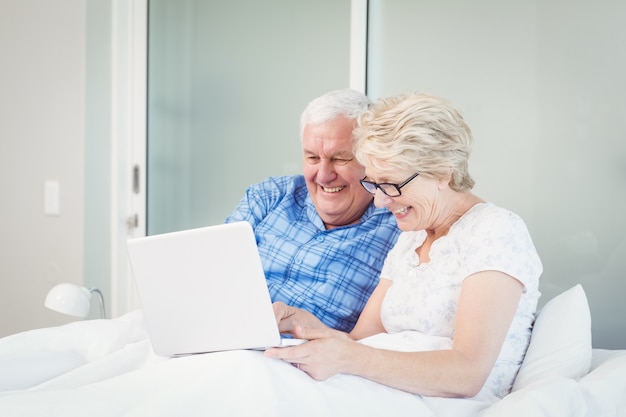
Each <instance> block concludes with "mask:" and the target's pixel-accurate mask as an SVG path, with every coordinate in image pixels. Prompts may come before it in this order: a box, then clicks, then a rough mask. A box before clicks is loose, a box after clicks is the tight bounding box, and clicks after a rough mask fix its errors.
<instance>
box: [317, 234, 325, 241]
mask: <svg viewBox="0 0 626 417" xmlns="http://www.w3.org/2000/svg"><path fill="white" fill-rule="evenodd" d="M315 240H317V241H318V242H323V241H324V236H322V235H320V236H318V237H316V238H315Z"/></svg>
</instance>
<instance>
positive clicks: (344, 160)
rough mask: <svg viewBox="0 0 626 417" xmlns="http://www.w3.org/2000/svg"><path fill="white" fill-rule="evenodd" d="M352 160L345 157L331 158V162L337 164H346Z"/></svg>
mask: <svg viewBox="0 0 626 417" xmlns="http://www.w3.org/2000/svg"><path fill="white" fill-rule="evenodd" d="M351 161H352V158H349V159H345V158H334V159H333V163H335V164H337V165H346V164H349V163H350V162H351Z"/></svg>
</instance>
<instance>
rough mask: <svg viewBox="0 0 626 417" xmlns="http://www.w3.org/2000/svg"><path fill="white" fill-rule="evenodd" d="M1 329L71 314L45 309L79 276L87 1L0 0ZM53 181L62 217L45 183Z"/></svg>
mask: <svg viewBox="0 0 626 417" xmlns="http://www.w3.org/2000/svg"><path fill="white" fill-rule="evenodd" d="M0 53H1V58H0V59H1V61H2V64H1V65H0V91H1V92H2V93H1V94H0V196H1V197H0V201H1V202H2V203H1V204H0V336H3V335H7V334H10V333H14V332H18V331H21V330H25V329H29V328H33V327H43V326H49V325H55V324H61V323H65V322H67V321H69V319H67V318H65V317H64V316H62V315H60V314H58V313H54V312H51V311H49V310H47V309H45V307H44V306H43V302H44V299H45V296H46V294H47V291H48V290H49V289H50V288H51V287H52V286H53V285H54V284H56V283H58V282H65V281H68V282H76V283H82V282H83V219H84V191H83V186H84V166H83V164H84V157H83V154H84V149H85V140H84V139H85V2H84V1H77V0H55V1H47V0H0ZM46 180H55V181H58V182H59V184H60V215H59V216H46V215H44V211H43V184H44V181H46Z"/></svg>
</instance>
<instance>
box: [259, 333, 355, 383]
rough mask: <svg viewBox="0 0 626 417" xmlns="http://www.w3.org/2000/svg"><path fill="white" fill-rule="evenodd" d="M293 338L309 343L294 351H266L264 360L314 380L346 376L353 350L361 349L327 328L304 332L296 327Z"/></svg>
mask: <svg viewBox="0 0 626 417" xmlns="http://www.w3.org/2000/svg"><path fill="white" fill-rule="evenodd" d="M293 335H294V337H296V338H298V339H306V340H308V342H306V343H303V344H301V345H299V346H294V347H286V348H274V349H268V350H266V351H265V356H267V357H270V358H277V359H282V360H284V361H286V362H289V363H291V364H292V365H294V366H296V367H297V368H298V369H301V370H302V371H304V372H306V373H307V374H309V375H310V376H311V377H312V378H314V379H316V380H324V379H327V378H330V377H331V376H333V375H335V374H338V373H343V372H345V371H346V369H348V365H349V364H350V361H351V360H353V359H354V358H353V356H354V354H353V353H352V352H353V350H354V348H358V346H361V345H360V344H358V343H357V342H355V341H353V340H352V339H350V337H349V336H348V335H347V334H346V333H344V332H340V331H338V330H334V329H331V328H328V327H326V326H323V327H317V328H306V327H302V326H300V325H299V324H296V325H295V326H294V328H293ZM351 358H352V359H351Z"/></svg>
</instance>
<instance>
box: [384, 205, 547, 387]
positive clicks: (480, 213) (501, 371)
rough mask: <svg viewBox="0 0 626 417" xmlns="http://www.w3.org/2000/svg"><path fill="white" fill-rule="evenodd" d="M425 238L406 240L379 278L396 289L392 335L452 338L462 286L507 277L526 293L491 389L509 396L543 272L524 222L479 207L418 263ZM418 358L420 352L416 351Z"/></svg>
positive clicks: (387, 317) (390, 308)
mask: <svg viewBox="0 0 626 417" xmlns="http://www.w3.org/2000/svg"><path fill="white" fill-rule="evenodd" d="M425 237H426V233H425V232H424V231H417V232H403V233H402V234H401V235H400V237H399V239H398V242H397V243H396V245H395V246H394V248H393V249H392V250H391V251H390V252H389V254H388V256H387V259H386V261H385V265H384V267H383V270H382V272H381V277H383V278H387V279H390V280H392V281H393V285H391V287H390V288H389V290H388V292H387V294H386V296H385V298H384V300H383V303H382V306H381V319H382V323H383V325H384V327H385V329H386V330H387V332H388V333H391V334H393V333H398V332H406V331H415V332H419V333H421V334H424V335H429V336H433V337H437V338H441V337H444V338H449V339H450V340H452V339H453V338H454V329H455V324H456V314H457V304H458V300H459V294H460V291H461V285H462V284H463V280H464V279H465V278H467V277H468V276H470V275H472V274H474V273H476V272H479V271H486V270H497V271H501V272H504V273H506V274H508V275H510V276H512V277H514V278H516V279H517V280H519V281H520V282H521V283H522V284H523V285H524V292H523V294H522V298H521V300H520V303H519V306H518V308H517V312H516V314H515V317H514V319H513V323H512V324H511V328H510V329H509V333H508V335H507V337H506V340H505V341H504V345H503V347H502V350H501V352H500V356H499V357H498V360H497V362H496V365H495V366H494V368H493V370H492V372H491V374H490V376H489V379H488V380H487V383H486V384H485V388H487V389H489V390H490V391H491V392H492V393H494V394H495V395H497V396H499V397H502V396H504V395H506V394H507V393H508V392H509V391H510V389H511V386H512V384H513V381H514V379H515V376H516V374H517V371H518V370H519V367H520V365H521V362H522V360H523V358H524V354H525V352H526V349H527V347H528V343H529V341H530V333H531V329H532V322H533V319H534V314H535V310H536V308H537V301H538V299H539V290H538V285H539V276H540V275H541V272H542V270H543V268H542V265H541V261H540V259H539V256H538V255H537V251H536V250H535V247H534V245H533V242H532V240H531V238H530V235H529V233H528V230H527V228H526V225H525V224H524V222H523V220H522V219H521V218H520V217H519V216H517V215H516V214H514V213H511V212H510V211H508V210H505V209H502V208H500V207H497V206H495V205H494V204H492V203H480V204H476V205H475V206H473V207H472V208H471V209H470V210H468V211H467V212H466V213H465V214H464V215H463V216H462V217H461V218H460V219H459V220H457V221H456V222H455V223H454V224H453V225H452V227H450V230H449V232H448V234H447V235H446V236H443V237H441V238H439V239H437V240H436V241H435V242H434V243H433V245H432V247H431V249H430V253H429V256H430V260H429V262H426V263H420V260H419V257H418V255H417V254H416V253H415V249H416V248H418V247H419V246H420V245H421V244H422V243H423V241H424V239H425ZM417 350H420V349H417Z"/></svg>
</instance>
